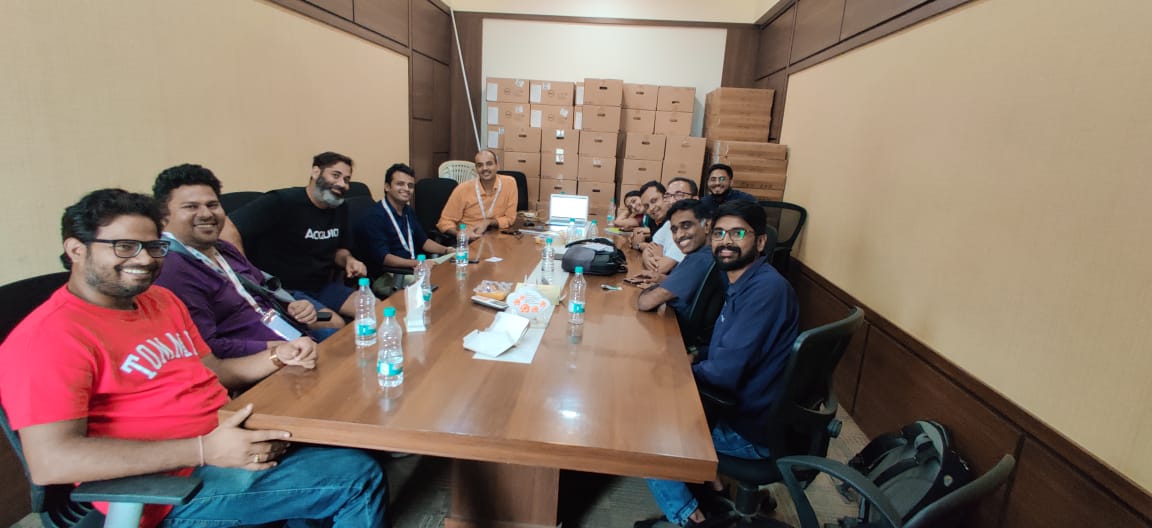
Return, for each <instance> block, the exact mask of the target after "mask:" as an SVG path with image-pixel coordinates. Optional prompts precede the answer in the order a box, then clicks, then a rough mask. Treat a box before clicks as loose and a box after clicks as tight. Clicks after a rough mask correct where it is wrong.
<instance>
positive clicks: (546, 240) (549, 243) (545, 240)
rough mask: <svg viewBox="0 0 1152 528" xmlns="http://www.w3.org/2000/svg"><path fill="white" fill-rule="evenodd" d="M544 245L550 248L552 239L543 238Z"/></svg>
mask: <svg viewBox="0 0 1152 528" xmlns="http://www.w3.org/2000/svg"><path fill="white" fill-rule="evenodd" d="M544 243H545V244H548V245H549V246H551V245H552V237H548V238H545V239H544Z"/></svg>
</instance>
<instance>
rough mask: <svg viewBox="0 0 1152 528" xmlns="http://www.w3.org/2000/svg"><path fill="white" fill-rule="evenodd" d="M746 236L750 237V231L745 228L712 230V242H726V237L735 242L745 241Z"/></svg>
mask: <svg viewBox="0 0 1152 528" xmlns="http://www.w3.org/2000/svg"><path fill="white" fill-rule="evenodd" d="M746 236H748V230H747V229H744V228H743V227H737V228H736V229H720V228H717V229H713V230H712V240H724V237H730V238H731V239H732V240H733V241H734V242H739V241H741V240H744V237H746Z"/></svg>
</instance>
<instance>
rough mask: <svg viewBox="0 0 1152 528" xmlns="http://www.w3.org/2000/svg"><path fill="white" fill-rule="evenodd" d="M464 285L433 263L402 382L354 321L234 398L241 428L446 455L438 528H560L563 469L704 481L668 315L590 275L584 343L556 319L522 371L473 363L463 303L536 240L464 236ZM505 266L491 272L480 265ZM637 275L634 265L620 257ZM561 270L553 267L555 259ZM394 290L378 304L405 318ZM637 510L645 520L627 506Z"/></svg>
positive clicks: (484, 320) (693, 415)
mask: <svg viewBox="0 0 1152 528" xmlns="http://www.w3.org/2000/svg"><path fill="white" fill-rule="evenodd" d="M470 249H471V252H472V257H473V258H479V259H481V262H480V263H478V264H471V265H469V266H468V269H467V274H466V276H463V277H461V276H458V274H457V273H456V269H455V266H454V265H453V264H452V263H450V262H449V263H445V264H441V265H439V266H436V267H435V269H434V271H433V274H432V278H433V280H432V282H433V284H435V285H437V286H438V290H437V291H436V292H435V293H434V294H433V296H432V309H431V321H430V324H429V326H428V330H427V331H426V332H423V333H407V332H405V335H404V354H405V364H404V371H405V372H404V384H403V385H402V387H401V390H399V391H397V390H392V389H390V390H389V391H387V392H385V391H383V390H382V389H380V388H378V387H377V384H376V377H375V373H374V368H375V364H374V361H373V362H371V363H370V364H367V365H365V362H364V361H361V360H360V359H359V358H358V357H357V354H356V351H355V346H354V344H353V332H352V325H348V327H346V328H344V329H342V330H341V331H340V332H338V333H336V334H335V335H334V336H332V337H330V338H329V339H327V340H326V341H324V342H323V343H322V344H321V345H320V346H319V360H318V362H317V366H316V368H315V370H304V369H300V368H296V367H288V368H285V369H282V370H281V371H280V372H278V373H276V374H274V375H272V376H270V377H269V378H267V379H265V380H264V381H262V382H261V383H259V384H258V385H256V386H255V387H253V388H252V389H250V390H248V391H247V392H245V393H244V394H243V395H241V396H240V397H239V398H237V399H236V400H234V401H232V402H231V403H230V404H228V405H227V406H226V407H224V409H223V410H221V415H222V417H226V416H229V415H231V414H232V413H233V412H235V411H236V410H237V409H239V408H241V407H243V406H244V405H247V404H249V403H251V404H254V407H255V412H254V414H253V415H252V417H250V418H249V419H248V421H247V423H246V425H247V427H249V428H252V429H283V430H286V431H290V432H291V433H292V441H293V442H302V443H312V444H324V445H333V446H347V447H359V448H366V449H376V450H386V451H397V452H404V453H417V454H425V455H434V456H441V457H448V458H452V459H454V460H455V462H454V464H453V471H452V476H453V485H452V486H453V491H452V506H451V512H450V514H449V517H448V519H447V520H446V521H445V526H446V527H448V528H452V527H480V526H497V527H499V526H505V527H511V526H515V527H519V528H524V527H535V526H539V527H543V526H550V527H551V526H556V524H557V501H558V490H559V471H560V470H561V469H570V470H579V471H588V472H595V473H605V474H613V475H623V476H633V477H657V478H667V479H675V480H682V481H695V482H702V481H705V480H708V479H711V478H714V476H715V474H716V454H715V452H714V451H713V447H712V440H711V436H710V435H709V431H708V426H707V424H706V421H705V417H704V411H703V409H702V407H701V404H700V399H699V396H698V394H697V391H696V385H695V383H694V382H693V379H692V372H691V368H690V364H689V361H688V358H687V357H686V354H685V351H684V345H683V343H682V342H681V339H680V336H679V329H678V327H677V324H676V318H675V316H674V315H673V313H672V311H671V310H667V313H644V312H637V311H636V308H635V307H636V297H637V295H638V294H639V290H638V289H636V288H632V287H625V288H624V289H623V290H620V291H605V290H603V289H601V288H600V285H601V284H614V285H615V284H620V278H621V276H619V275H618V276H616V277H588V282H589V288H588V295H587V317H586V321H585V324H584V331H583V337H582V339H581V340H580V342H579V343H573V342H572V341H573V340H572V339H570V338H569V335H568V333H569V332H568V329H569V326H568V322H567V317H568V313H567V311H566V310H564V308H563V307H558V308H557V310H556V311H555V313H554V315H553V317H552V319H551V321H550V323H549V324H548V327H547V329H546V331H545V333H544V337H543V340H542V342H541V343H540V347H539V348H538V350H537V352H536V355H535V357H534V358H533V360H532V362H531V363H530V364H517V363H507V362H500V361H490V360H481V359H473V357H472V356H473V354H472V352H469V351H466V350H465V349H464V348H463V345H462V340H463V337H464V335H466V334H468V333H469V332H471V331H472V330H474V329H478V328H479V329H482V328H486V327H487V326H488V325H489V324H490V323H491V322H492V319H493V317H494V315H495V311H494V310H492V309H490V308H485V307H482V306H479V305H477V304H474V303H472V302H471V301H470V300H469V298H470V297H471V296H472V294H473V292H472V289H473V287H475V286H476V285H477V284H479V283H480V281H482V280H484V279H489V280H498V281H508V282H520V281H523V280H524V277H525V276H526V275H528V274H529V273H530V272H531V271H532V270H533V269H534V267H535V266H536V265H537V263H538V262H539V247H538V246H537V245H536V244H535V242H534V240H533V237H532V236H529V235H524V236H520V237H515V236H511V235H505V234H489V235H486V236H484V237H482V238H481V239H480V240H478V241H476V242H473V244H472V246H471V248H470ZM493 256H495V257H499V258H501V259H503V260H502V261H501V262H487V261H486V259H488V258H489V257H493ZM629 260H630V264H631V265H632V267H633V269H638V268H636V266H637V265H638V260H637V259H636V255H634V254H630V255H629ZM557 269H559V262H557ZM403 298H404V295H402V294H397V295H393V296H392V297H391V298H389V299H387V300H385V301H383V302H381V303H379V305H378V306H377V309H378V310H379V309H382V308H383V307H384V306H395V307H396V309H397V314H398V316H400V317H403V315H404V313H405V308H404V299H403ZM638 513H649V512H638Z"/></svg>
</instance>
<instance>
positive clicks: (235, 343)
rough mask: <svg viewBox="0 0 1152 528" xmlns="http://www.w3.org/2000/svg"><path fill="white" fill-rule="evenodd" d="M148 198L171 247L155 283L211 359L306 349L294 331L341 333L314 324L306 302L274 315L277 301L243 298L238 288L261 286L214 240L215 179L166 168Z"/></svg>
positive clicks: (217, 221)
mask: <svg viewBox="0 0 1152 528" xmlns="http://www.w3.org/2000/svg"><path fill="white" fill-rule="evenodd" d="M152 192H153V195H154V196H155V198H156V199H157V201H158V202H159V203H160V207H161V209H162V210H164V214H165V219H164V228H165V231H164V238H165V239H167V240H169V241H170V242H172V248H173V249H172V251H171V252H170V253H169V258H168V259H167V261H166V262H165V263H164V266H163V268H161V272H160V277H159V278H158V279H157V280H156V284H159V285H161V286H164V287H166V288H168V289H170V290H172V292H173V293H175V294H176V296H177V297H179V298H180V300H181V301H183V302H184V304H185V305H186V306H187V307H188V311H189V312H190V313H191V315H192V320H193V322H194V323H195V324H196V327H197V329H199V330H200V334H201V335H202V336H203V337H204V340H205V341H206V342H207V343H208V345H209V346H210V347H211V349H212V354H213V355H215V356H216V357H220V358H230V357H241V356H247V355H251V354H255V353H258V352H264V351H266V350H269V348H270V347H271V346H272V345H273V344H275V343H278V342H283V341H292V340H299V341H300V342H301V343H303V344H304V345H305V346H308V347H313V348H314V347H315V346H316V345H315V342H314V341H313V340H312V339H311V338H310V337H309V336H308V335H304V333H303V332H302V331H301V330H302V329H303V330H313V329H315V330H319V329H322V328H326V327H327V328H338V327H340V326H343V320H342V319H341V318H339V317H333V318H331V319H330V321H329V322H327V323H324V322H320V321H317V307H316V306H315V305H314V303H312V302H309V301H307V300H302V301H295V302H292V303H290V304H288V305H287V306H286V307H285V309H284V310H283V311H284V313H283V314H280V313H278V312H277V310H275V309H274V307H273V304H272V303H274V302H277V301H275V300H273V299H268V298H266V297H265V296H262V295H259V294H256V295H253V294H252V293H251V292H248V291H247V289H246V288H245V285H244V283H245V282H250V283H254V284H263V283H264V274H263V273H262V272H261V271H260V270H259V269H257V268H256V267H255V266H253V265H252V263H251V262H249V261H248V259H246V258H245V257H244V255H243V254H241V253H240V251H239V250H237V249H236V247H235V246H233V245H232V244H229V243H228V242H225V241H223V240H220V230H221V228H223V226H224V223H225V221H226V220H225V219H226V217H225V215H224V209H223V208H222V207H221V206H220V180H218V179H216V176H215V175H214V174H212V171H210V170H208V169H206V168H204V167H201V166H199V165H189V164H185V165H179V166H176V167H172V168H170V169H167V170H165V171H164V172H161V173H160V175H159V176H157V177H156V183H155V184H154V185H153V187H152ZM324 310H327V309H326V308H325V309H324ZM327 311H329V312H330V310H327ZM288 319H291V320H288ZM325 335H326V334H325Z"/></svg>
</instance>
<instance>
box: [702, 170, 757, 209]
mask: <svg viewBox="0 0 1152 528" xmlns="http://www.w3.org/2000/svg"><path fill="white" fill-rule="evenodd" d="M704 174H707V175H708V179H707V180H706V183H707V184H708V192H709V193H710V194H708V195H707V196H704V197H703V198H701V199H700V201H702V202H704V204H705V205H708V206H709V207H712V208H713V209H715V208H717V207H720V205H722V204H724V203H727V202H731V201H733V200H745V201H749V202H755V201H756V197H755V196H752V195H751V194H748V193H746V192H744V191H740V190H736V189H733V188H732V167H729V166H727V165H725V164H723V163H713V164H712V165H711V166H709V167H708V170H706V171H704Z"/></svg>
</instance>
